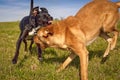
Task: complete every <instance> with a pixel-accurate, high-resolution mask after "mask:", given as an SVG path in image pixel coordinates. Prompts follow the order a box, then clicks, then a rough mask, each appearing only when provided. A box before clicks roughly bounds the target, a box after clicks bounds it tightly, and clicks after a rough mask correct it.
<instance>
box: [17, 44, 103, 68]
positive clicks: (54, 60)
mask: <svg viewBox="0 0 120 80" xmlns="http://www.w3.org/2000/svg"><path fill="white" fill-rule="evenodd" d="M58 53H59V52H57V51H56V50H55V49H54V48H51V49H49V48H48V49H47V50H44V51H43V52H42V56H43V62H46V63H60V64H62V63H63V62H64V61H65V60H66V58H67V57H68V55H69V54H68V55H62V56H58ZM103 53H104V50H98V51H91V50H89V61H90V60H91V59H92V58H94V57H98V58H101V59H102V56H103ZM30 54H31V55H30ZM49 54H51V55H52V56H54V57H49V58H44V56H45V55H49ZM64 54H65V53H64ZM37 55H38V53H37V48H36V46H34V47H33V48H32V53H29V56H26V55H25V56H24V58H23V59H22V60H21V61H20V62H19V65H18V67H22V66H23V63H24V62H25V60H27V59H28V58H30V57H31V56H37ZM70 66H74V67H76V68H79V57H78V56H77V57H76V58H75V59H74V60H73V61H72V62H71V63H70Z"/></svg>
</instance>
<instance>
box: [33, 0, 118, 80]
mask: <svg viewBox="0 0 120 80" xmlns="http://www.w3.org/2000/svg"><path fill="white" fill-rule="evenodd" d="M119 7H120V2H118V3H113V2H110V1H108V0H94V1H92V2H90V3H88V4H87V5H85V6H84V7H83V8H81V9H80V10H79V12H78V13H77V14H76V15H75V16H70V17H68V18H67V19H65V20H62V21H60V22H57V23H55V24H52V25H49V26H47V27H43V28H41V29H40V30H39V31H38V33H37V36H35V38H34V41H35V42H36V43H37V44H39V45H40V47H48V46H52V47H59V48H69V49H71V50H72V51H73V52H74V53H71V54H70V55H69V57H68V58H67V59H66V60H65V62H64V63H63V64H62V65H61V66H60V68H59V69H58V70H57V71H58V72H59V71H60V70H63V69H64V68H65V67H66V66H67V65H68V64H69V63H70V62H71V61H72V60H73V59H74V58H75V57H76V55H77V56H79V59H80V67H81V80H88V78H87V76H88V71H87V68H88V51H87V49H86V46H87V45H89V44H90V43H92V42H93V41H94V40H95V39H96V38H97V37H98V36H101V37H103V38H104V39H106V40H107V41H108V43H109V44H108V47H107V49H106V51H105V53H104V56H103V57H106V56H107V55H108V53H109V51H110V50H111V49H113V48H114V47H115V45H116V40H117V37H118V31H117V29H116V23H117V21H118V18H119V12H118V8H119ZM108 32H110V33H113V34H114V36H113V37H112V38H110V37H109V36H108V35H107V33H108Z"/></svg>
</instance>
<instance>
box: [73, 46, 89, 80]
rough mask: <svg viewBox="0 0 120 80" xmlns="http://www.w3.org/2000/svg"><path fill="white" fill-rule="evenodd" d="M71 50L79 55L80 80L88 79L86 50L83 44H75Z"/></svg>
mask: <svg viewBox="0 0 120 80" xmlns="http://www.w3.org/2000/svg"><path fill="white" fill-rule="evenodd" d="M73 51H74V52H75V53H76V54H77V55H78V56H79V59H80V68H81V70H80V71H81V80H88V51H87V49H86V46H85V45H82V44H77V46H74V48H73Z"/></svg>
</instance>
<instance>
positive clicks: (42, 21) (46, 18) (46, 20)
mask: <svg viewBox="0 0 120 80" xmlns="http://www.w3.org/2000/svg"><path fill="white" fill-rule="evenodd" d="M40 9H41V11H40V12H39V14H38V15H37V19H36V20H37V22H36V23H37V26H40V27H44V26H47V25H49V24H51V21H52V20H53V17H52V16H51V15H50V14H49V13H48V10H47V9H46V8H40ZM29 19H30V16H25V17H24V18H23V19H22V20H21V22H20V25H19V27H20V31H21V33H20V35H19V38H18V40H17V43H16V51H15V55H14V58H13V59H12V63H13V64H16V63H17V59H18V55H19V49H20V45H21V42H22V41H23V42H24V44H25V51H27V41H26V40H27V39H26V38H27V37H28V36H29V35H28V34H29V32H30V30H31V27H30V26H29V23H30V20H29ZM26 29H27V30H26ZM23 34H25V35H24V36H23ZM29 40H31V44H30V46H29V50H30V52H31V48H32V44H33V43H34V41H33V37H32V38H30V39H29ZM38 59H39V60H40V59H41V49H40V48H38Z"/></svg>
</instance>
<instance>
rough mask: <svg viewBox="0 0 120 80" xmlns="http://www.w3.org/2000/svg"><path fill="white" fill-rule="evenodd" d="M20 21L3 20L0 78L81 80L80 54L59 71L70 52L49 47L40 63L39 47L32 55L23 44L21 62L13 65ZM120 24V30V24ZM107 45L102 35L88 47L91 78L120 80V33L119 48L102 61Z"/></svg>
mask: <svg viewBox="0 0 120 80" xmlns="http://www.w3.org/2000/svg"><path fill="white" fill-rule="evenodd" d="M18 24H19V23H18V22H0V80H79V58H78V57H77V58H76V59H75V60H74V61H73V62H72V63H71V64H70V65H69V66H68V67H67V68H66V69H65V70H63V71H61V72H59V73H56V72H55V70H56V69H57V68H58V67H59V65H60V64H61V63H62V62H63V61H64V60H65V59H66V58H67V56H68V55H69V51H63V50H60V49H53V48H47V49H46V50H45V51H44V52H43V61H42V62H39V61H38V60H37V51H36V46H35V45H33V49H32V51H33V53H32V54H30V53H29V52H27V53H25V52H24V44H23V43H22V45H21V49H20V56H19V58H18V63H17V64H15V65H13V64H12V62H11V60H12V58H13V56H14V52H15V45H16V41H17V38H18V35H19V27H18ZM118 27H119V30H120V24H119V25H118ZM29 44H30V42H29ZM106 46H107V43H106V41H104V40H103V39H102V38H98V39H97V40H96V41H95V42H94V43H92V44H91V45H90V46H88V47H87V48H88V50H89V52H90V54H89V56H90V57H89V66H88V74H89V75H88V77H89V80H120V36H119V39H118V42H117V46H116V48H115V49H114V50H112V51H110V56H109V58H108V60H107V61H106V62H105V63H104V64H101V63H100V61H101V59H102V55H103V53H104V50H105V48H106Z"/></svg>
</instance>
